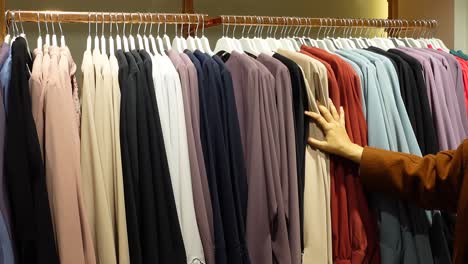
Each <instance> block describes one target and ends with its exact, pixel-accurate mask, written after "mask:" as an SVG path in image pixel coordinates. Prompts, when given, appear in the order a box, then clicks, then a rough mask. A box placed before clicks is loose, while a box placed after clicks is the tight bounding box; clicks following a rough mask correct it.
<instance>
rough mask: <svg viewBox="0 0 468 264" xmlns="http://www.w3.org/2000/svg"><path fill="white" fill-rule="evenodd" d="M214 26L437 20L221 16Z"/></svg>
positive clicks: (429, 24)
mask: <svg viewBox="0 0 468 264" xmlns="http://www.w3.org/2000/svg"><path fill="white" fill-rule="evenodd" d="M211 20H212V21H213V23H212V24H213V25H223V24H224V25H238V26H255V25H257V26H305V27H373V28H435V27H437V20H429V19H419V20H405V19H373V18H371V19H369V18H309V17H284V16H281V17H272V16H238V15H221V16H218V17H215V18H212V19H211Z"/></svg>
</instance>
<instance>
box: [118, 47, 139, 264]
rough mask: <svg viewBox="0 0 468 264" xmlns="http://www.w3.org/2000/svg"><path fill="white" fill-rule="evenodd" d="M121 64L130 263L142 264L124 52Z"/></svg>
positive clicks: (123, 170)
mask: <svg viewBox="0 0 468 264" xmlns="http://www.w3.org/2000/svg"><path fill="white" fill-rule="evenodd" d="M116 57H117V61H118V63H119V86H120V95H121V96H120V146H121V154H122V172H123V183H124V192H125V215H126V220H127V236H128V250H129V255H130V263H136V264H141V263H143V261H142V259H141V245H140V232H139V225H138V215H137V205H136V198H135V196H136V194H137V193H138V191H137V189H136V186H135V183H134V181H133V175H132V165H131V163H130V146H129V144H128V142H129V139H128V129H127V124H128V117H127V114H128V89H129V83H128V77H129V75H130V72H129V70H130V69H129V66H128V63H127V59H126V57H125V55H124V53H123V52H122V50H118V51H117V52H116Z"/></svg>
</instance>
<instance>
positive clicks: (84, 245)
mask: <svg viewBox="0 0 468 264" xmlns="http://www.w3.org/2000/svg"><path fill="white" fill-rule="evenodd" d="M49 53H50V63H49V67H48V70H46V72H48V73H50V74H48V75H47V79H46V80H45V79H43V84H44V81H45V86H43V88H44V90H43V91H42V94H43V98H42V99H43V101H42V103H43V106H42V111H43V113H42V117H43V121H44V123H43V124H44V126H43V128H42V129H43V131H42V132H43V139H44V140H43V144H44V145H43V149H44V161H45V169H46V178H47V184H48V194H49V202H50V208H51V211H52V213H51V215H52V217H53V224H54V230H55V238H56V243H57V249H58V253H59V257H60V261H61V263H73V264H74V263H77V264H85V263H95V257H94V249H93V246H92V240H91V238H90V233H89V229H88V223H87V221H86V216H85V212H84V205H83V203H82V193H81V189H80V184H79V177H80V156H79V152H80V144H79V135H78V130H77V127H76V122H75V120H74V115H73V113H74V110H73V100H72V96H71V93H70V91H71V89H72V88H71V81H70V80H71V79H70V75H71V74H70V73H71V72H72V71H73V66H74V63H73V61H72V60H71V57H70V56H69V53H66V52H62V53H61V51H60V48H58V47H51V48H50V49H49ZM43 62H44V60H43ZM44 66H45V65H44V64H43V65H42V67H44ZM52 73H53V74H52ZM36 106H37V105H36ZM40 108H41V107H40V106H37V107H36V108H35V109H36V110H37V109H40ZM36 114H37V113H36ZM37 116H41V113H38V114H37Z"/></svg>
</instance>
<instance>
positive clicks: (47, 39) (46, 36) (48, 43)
mask: <svg viewBox="0 0 468 264" xmlns="http://www.w3.org/2000/svg"><path fill="white" fill-rule="evenodd" d="M44 24H45V27H46V35H45V43H46V46H47V47H50V35H49V26H48V25H47V14H45V13H44Z"/></svg>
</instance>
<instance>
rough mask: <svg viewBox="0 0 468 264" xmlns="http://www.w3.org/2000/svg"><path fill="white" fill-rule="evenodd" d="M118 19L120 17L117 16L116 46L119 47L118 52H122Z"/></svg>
mask: <svg viewBox="0 0 468 264" xmlns="http://www.w3.org/2000/svg"><path fill="white" fill-rule="evenodd" d="M117 17H118V16H117V15H115V29H116V36H115V44H116V45H117V50H122V38H120V33H119V22H118V21H117V20H118V19H117ZM111 35H112V34H111Z"/></svg>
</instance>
